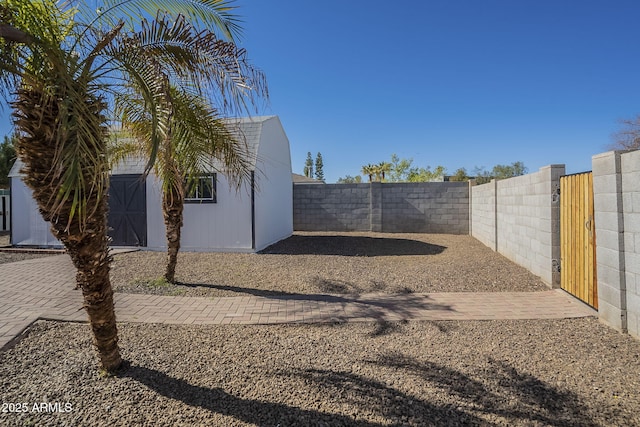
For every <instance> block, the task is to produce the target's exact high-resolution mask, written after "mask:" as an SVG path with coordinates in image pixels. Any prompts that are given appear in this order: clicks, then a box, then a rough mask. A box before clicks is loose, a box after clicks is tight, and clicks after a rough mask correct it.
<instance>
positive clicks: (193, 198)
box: [184, 173, 216, 203]
mask: <svg viewBox="0 0 640 427" xmlns="http://www.w3.org/2000/svg"><path fill="white" fill-rule="evenodd" d="M184 201H185V202H186V203H216V174H215V173H214V174H210V175H202V176H200V177H199V178H198V179H196V180H194V181H193V184H191V186H190V187H189V188H187V197H185V199H184Z"/></svg>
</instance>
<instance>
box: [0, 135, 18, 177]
mask: <svg viewBox="0 0 640 427" xmlns="http://www.w3.org/2000/svg"><path fill="white" fill-rule="evenodd" d="M14 140H15V136H13V135H12V136H11V137H8V136H5V137H4V141H2V143H0V188H9V171H10V170H11V167H12V166H13V163H14V162H15V161H16V149H15V146H14Z"/></svg>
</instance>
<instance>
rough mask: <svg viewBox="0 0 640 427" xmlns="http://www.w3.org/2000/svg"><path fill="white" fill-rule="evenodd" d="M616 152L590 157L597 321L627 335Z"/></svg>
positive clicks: (618, 175) (619, 183)
mask: <svg viewBox="0 0 640 427" xmlns="http://www.w3.org/2000/svg"><path fill="white" fill-rule="evenodd" d="M620 154H621V152H620V151H609V152H607V153H603V154H598V155H596V156H593V157H592V166H593V197H594V199H593V201H594V210H595V220H596V224H597V226H598V237H597V240H596V261H597V274H598V311H599V315H600V318H601V319H602V320H603V321H605V322H606V323H607V324H609V325H610V326H612V327H613V328H615V329H618V330H620V331H622V332H626V331H627V286H626V280H625V258H624V250H625V248H624V216H623V206H622V202H623V200H622V175H621V161H620Z"/></svg>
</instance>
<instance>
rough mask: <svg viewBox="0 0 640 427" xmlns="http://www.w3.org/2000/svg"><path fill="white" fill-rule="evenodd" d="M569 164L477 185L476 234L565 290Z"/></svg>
mask: <svg viewBox="0 0 640 427" xmlns="http://www.w3.org/2000/svg"><path fill="white" fill-rule="evenodd" d="M564 171H565V167H564V165H551V166H546V167H543V168H540V170H539V171H538V172H536V173H531V174H528V175H523V176H519V177H515V178H510V179H505V180H500V181H493V182H491V183H489V184H484V185H479V186H473V187H471V211H472V212H471V233H472V235H473V236H474V237H476V238H477V239H478V240H480V241H481V242H483V243H484V244H485V245H487V246H489V247H491V248H493V249H495V250H497V251H498V252H500V253H501V254H503V255H504V256H505V257H507V258H509V259H510V260H512V261H514V262H515V263H517V264H519V265H521V266H523V267H525V268H527V269H528V270H529V271H531V272H532V273H533V274H535V275H537V276H539V277H540V278H541V279H542V280H543V281H545V282H546V283H547V284H548V285H550V286H551V287H559V286H560V274H559V271H558V268H557V266H558V260H559V259H560V232H559V230H560V204H559V198H558V191H559V188H560V177H561V176H562V175H563V174H564Z"/></svg>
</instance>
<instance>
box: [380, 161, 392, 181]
mask: <svg viewBox="0 0 640 427" xmlns="http://www.w3.org/2000/svg"><path fill="white" fill-rule="evenodd" d="M376 167H377V170H378V171H379V173H380V175H381V179H380V180H381V181H384V179H385V174H386V173H387V172H390V171H391V163H389V162H380V163H378V164H377V165H376Z"/></svg>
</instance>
